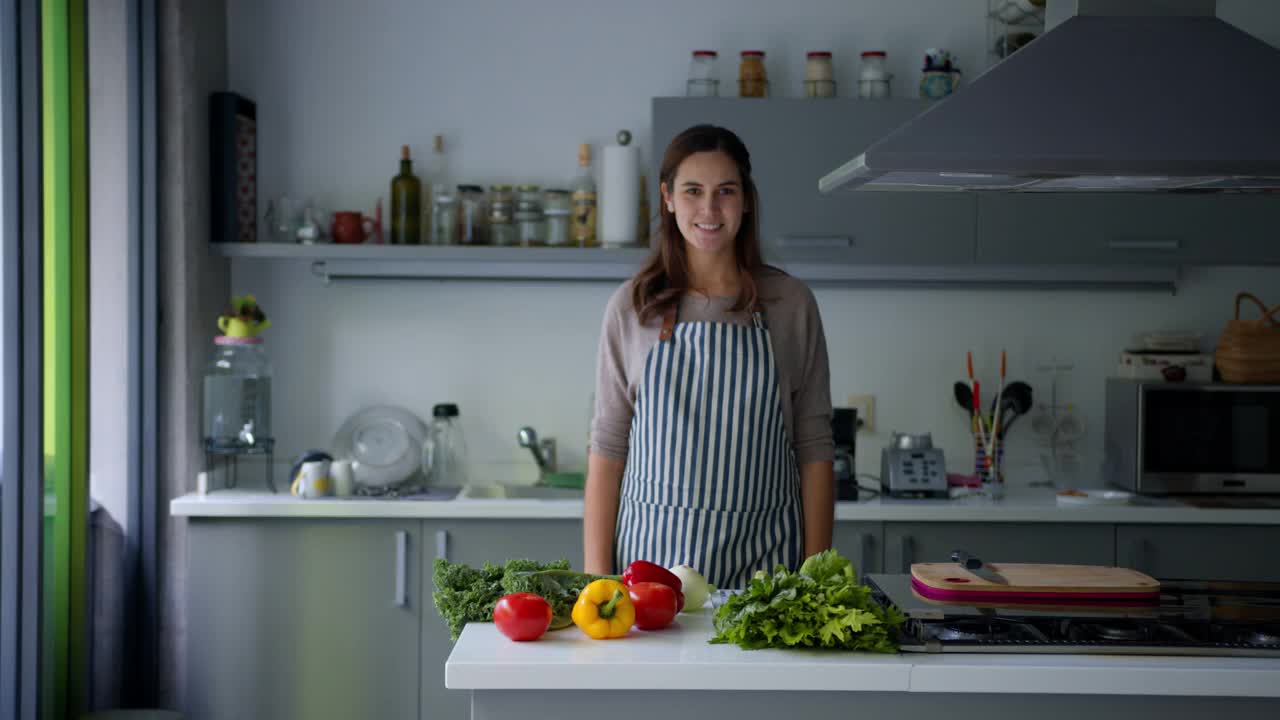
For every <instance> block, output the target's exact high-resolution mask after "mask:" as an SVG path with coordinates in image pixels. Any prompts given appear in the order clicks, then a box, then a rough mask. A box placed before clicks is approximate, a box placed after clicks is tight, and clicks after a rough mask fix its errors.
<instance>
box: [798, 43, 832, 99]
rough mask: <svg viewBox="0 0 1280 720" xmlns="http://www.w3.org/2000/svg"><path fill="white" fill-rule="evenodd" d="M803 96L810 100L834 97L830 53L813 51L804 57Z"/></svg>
mask: <svg viewBox="0 0 1280 720" xmlns="http://www.w3.org/2000/svg"><path fill="white" fill-rule="evenodd" d="M804 94H805V97H811V98H829V97H835V96H836V80H835V71H834V70H833V69H832V67H831V53H829V52H826V51H815V52H811V53H807V54H806V55H805V63H804Z"/></svg>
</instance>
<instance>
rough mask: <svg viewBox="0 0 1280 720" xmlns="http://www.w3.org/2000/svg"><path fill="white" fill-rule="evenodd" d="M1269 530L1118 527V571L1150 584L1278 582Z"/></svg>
mask: <svg viewBox="0 0 1280 720" xmlns="http://www.w3.org/2000/svg"><path fill="white" fill-rule="evenodd" d="M1278 544H1280V527H1278V526H1275V525H1120V526H1118V527H1117V528H1116V554H1117V556H1118V560H1119V562H1120V564H1121V565H1124V566H1127V567H1132V568H1134V569H1136V570H1140V571H1142V572H1144V573H1146V574H1148V575H1151V576H1152V577H1155V578H1165V579H1170V580H1172V579H1177V578H1189V579H1195V580H1266V581H1275V582H1280V555H1278V554H1277V553H1276V552H1275V549H1276V547H1277V545H1278Z"/></svg>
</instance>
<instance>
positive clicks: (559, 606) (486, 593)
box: [431, 558, 616, 641]
mask: <svg viewBox="0 0 1280 720" xmlns="http://www.w3.org/2000/svg"><path fill="white" fill-rule="evenodd" d="M600 577H607V576H600V575H588V574H586V573H580V572H575V571H573V570H570V569H569V561H568V560H563V559H562V560H557V561H555V562H551V563H543V562H538V561H537V560H508V561H507V562H506V564H505V565H493V564H490V563H485V564H484V567H482V568H480V569H476V568H473V567H469V566H467V565H465V564H463V563H453V562H449V561H448V560H445V559H443V558H437V559H436V561H435V566H434V568H433V569H432V573H431V580H432V582H433V583H434V585H435V592H433V593H431V599H432V600H433V601H435V605H436V611H437V612H439V613H440V617H441V618H442V619H443V620H444V621H445V624H446V625H448V626H449V637H450V638H451V639H452V640H455V641H456V640H457V639H458V635H460V634H461V633H462V628H463V626H464V625H466V624H467V623H469V622H492V621H493V606H494V605H496V604H497V603H498V600H500V599H501V598H502V596H503V595H507V594H509V593H517V592H531V593H536V594H538V595H541V596H542V597H543V598H545V599H546V600H547V602H549V603H551V610H552V613H553V617H552V620H551V629H552V630H558V629H560V628H563V627H568V626H569V625H572V624H573V620H572V618H571V617H570V615H571V613H572V612H573V603H574V602H575V601H576V600H577V599H578V593H580V592H581V591H582V588H584V587H586V585H587V583H589V582H591V581H592V580H596V579H598V578H600ZM615 579H616V578H615Z"/></svg>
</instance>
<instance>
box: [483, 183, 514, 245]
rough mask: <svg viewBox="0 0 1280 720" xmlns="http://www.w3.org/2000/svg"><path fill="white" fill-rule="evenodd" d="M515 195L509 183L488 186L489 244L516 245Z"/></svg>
mask: <svg viewBox="0 0 1280 720" xmlns="http://www.w3.org/2000/svg"><path fill="white" fill-rule="evenodd" d="M514 221H515V196H514V195H513V194H512V193H511V186H510V185H490V186H489V244H491V245H516V244H518V242H517V237H516V227H515V225H514V224H513V223H514Z"/></svg>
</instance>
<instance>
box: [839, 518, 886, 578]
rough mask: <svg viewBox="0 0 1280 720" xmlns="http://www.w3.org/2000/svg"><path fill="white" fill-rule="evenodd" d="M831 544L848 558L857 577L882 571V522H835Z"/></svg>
mask: <svg viewBox="0 0 1280 720" xmlns="http://www.w3.org/2000/svg"><path fill="white" fill-rule="evenodd" d="M831 546H832V547H833V548H835V549H836V550H837V551H839V552H840V554H841V555H843V556H845V557H847V558H849V560H850V562H852V563H853V567H854V569H856V570H857V571H858V577H859V578H861V577H862V576H864V575H866V574H868V573H879V572H884V523H879V522H837V523H836V525H835V527H834V528H833V529H832V533H831Z"/></svg>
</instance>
